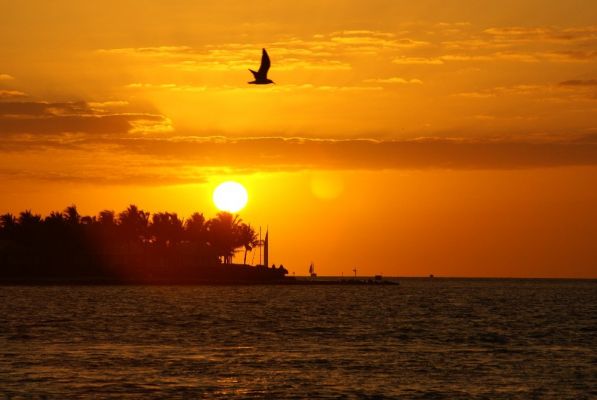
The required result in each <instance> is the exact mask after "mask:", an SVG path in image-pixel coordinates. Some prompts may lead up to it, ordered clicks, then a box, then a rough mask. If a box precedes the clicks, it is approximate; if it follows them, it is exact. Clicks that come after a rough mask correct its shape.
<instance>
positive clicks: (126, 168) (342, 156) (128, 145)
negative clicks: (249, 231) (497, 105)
mask: <svg viewBox="0 0 597 400" xmlns="http://www.w3.org/2000/svg"><path fill="white" fill-rule="evenodd" d="M11 143H12V145H11ZM11 146H12V147H11ZM0 154H2V155H3V156H2V157H0V176H1V177H3V178H7V179H17V180H21V181H23V180H27V181H29V180H38V181H50V182H54V181H58V182H74V183H78V184H80V183H87V184H93V185H98V184H103V185H176V184H185V183H198V182H203V181H205V180H206V179H207V178H208V177H209V176H210V175H213V174H222V173H258V172H269V173H275V172H295V171H303V170H313V169H316V170H372V171H375V170H415V169H416V170H420V169H451V170H493V169H525V168H549V167H565V166H597V142H596V141H595V135H594V134H593V135H592V136H591V135H585V136H577V137H575V138H570V139H569V140H564V139H562V138H559V139H557V140H556V139H547V138H538V139H537V140H536V141H535V142H522V141H514V140H508V139H495V138H494V139H480V140H476V141H473V140H465V139H456V138H454V139H438V138H420V139H412V140H371V139H317V138H300V137H294V138H282V137H251V138H242V139H238V138H236V139H233V138H226V137H188V136H187V137H170V138H167V137H153V138H152V137H130V136H129V137H124V136H121V137H118V136H112V135H109V136H98V135H78V136H73V137H67V138H58V137H56V138H50V139H47V138H46V139H41V140H37V139H36V138H35V137H29V138H23V139H21V138H18V139H15V140H13V141H11V140H8V141H3V142H0Z"/></svg>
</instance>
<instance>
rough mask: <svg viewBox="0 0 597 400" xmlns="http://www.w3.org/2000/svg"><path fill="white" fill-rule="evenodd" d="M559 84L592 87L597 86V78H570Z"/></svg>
mask: <svg viewBox="0 0 597 400" xmlns="http://www.w3.org/2000/svg"><path fill="white" fill-rule="evenodd" d="M559 85H561V86H580V87H583V86H584V87H587V86H588V87H593V86H597V79H585V80H583V79H571V80H568V81H563V82H560V83H559Z"/></svg>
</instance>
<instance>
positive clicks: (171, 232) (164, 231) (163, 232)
mask: <svg viewBox="0 0 597 400" xmlns="http://www.w3.org/2000/svg"><path fill="white" fill-rule="evenodd" d="M150 231H151V234H152V236H153V238H154V239H155V241H156V243H157V244H158V245H160V246H163V247H170V246H173V245H175V244H178V243H179V242H180V241H181V240H182V238H183V235H184V229H183V224H182V220H180V218H178V215H176V213H168V212H164V213H156V214H153V217H152V219H151V227H150Z"/></svg>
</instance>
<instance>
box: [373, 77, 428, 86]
mask: <svg viewBox="0 0 597 400" xmlns="http://www.w3.org/2000/svg"><path fill="white" fill-rule="evenodd" d="M365 82H371V83H396V84H412V85H421V84H423V81H422V80H420V79H415V78H413V79H405V78H400V77H397V76H393V77H390V78H372V79H365Z"/></svg>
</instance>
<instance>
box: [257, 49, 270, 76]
mask: <svg viewBox="0 0 597 400" xmlns="http://www.w3.org/2000/svg"><path fill="white" fill-rule="evenodd" d="M270 64H271V63H270V61H269V56H268V55H267V51H265V49H263V51H262V53H261V65H260V66H259V71H257V73H258V74H259V75H260V76H263V77H264V78H265V77H266V76H267V71H269V66H270Z"/></svg>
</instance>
